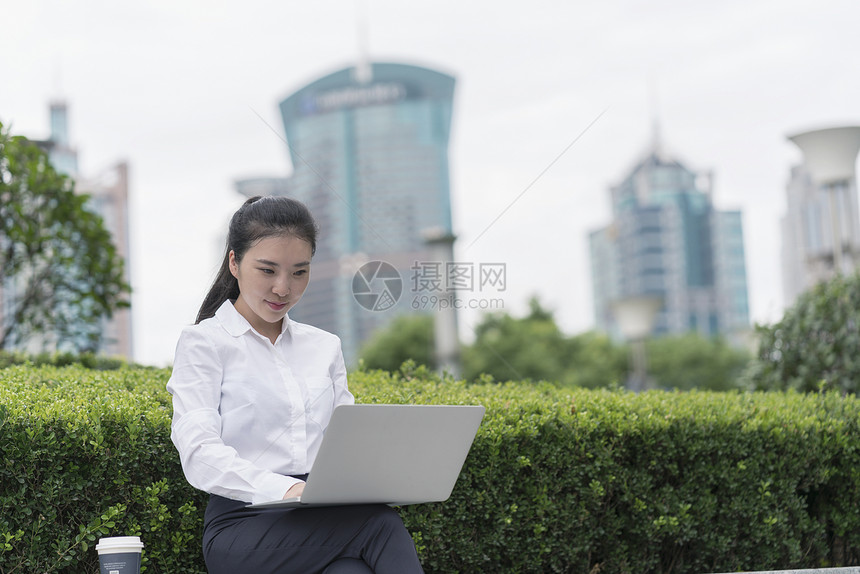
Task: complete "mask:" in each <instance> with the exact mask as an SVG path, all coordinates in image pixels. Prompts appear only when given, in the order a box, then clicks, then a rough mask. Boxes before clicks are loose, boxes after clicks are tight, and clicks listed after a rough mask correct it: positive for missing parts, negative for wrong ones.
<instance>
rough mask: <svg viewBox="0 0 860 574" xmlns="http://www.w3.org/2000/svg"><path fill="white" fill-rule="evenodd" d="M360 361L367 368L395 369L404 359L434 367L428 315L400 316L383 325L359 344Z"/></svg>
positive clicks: (391, 370)
mask: <svg viewBox="0 0 860 574" xmlns="http://www.w3.org/2000/svg"><path fill="white" fill-rule="evenodd" d="M359 355H360V357H361V361H362V363H363V365H364V367H365V368H367V369H382V370H384V371H390V372H395V371H397V370H398V369H400V366H401V365H402V364H403V363H404V362H405V361H407V360H409V359H411V360H413V361H415V363H416V364H417V365H426V366H427V367H429V368H431V369H434V368H436V359H435V356H434V341H433V316H432V315H401V316H399V317H397V318H396V319H394V320H393V321H392V322H391V323H390V324H389V326H388V327H387V328H385V329H382V330H380V331H377V332H376V333H375V334H374V335H373V337H371V339H370V340H369V341H368V342H367V343H366V344H365V345H364V346H363V347H362V349H361V352H360V354H359Z"/></svg>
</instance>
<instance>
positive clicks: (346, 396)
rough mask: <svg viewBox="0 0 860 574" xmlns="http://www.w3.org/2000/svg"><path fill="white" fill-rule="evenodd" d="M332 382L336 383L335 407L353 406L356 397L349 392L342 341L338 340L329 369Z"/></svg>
mask: <svg viewBox="0 0 860 574" xmlns="http://www.w3.org/2000/svg"><path fill="white" fill-rule="evenodd" d="M329 372H330V375H331V380H332V382H333V383H334V406H333V408H336V407H338V406H339V405H351V404H354V403H355V397H353V395H352V393H351V392H349V387H348V385H347V378H346V364H345V363H344V360H343V351H342V350H341V345H340V340H339V339H338V343H337V349H336V351H335V356H334V359H333V360H332V364H331V367H330V369H329Z"/></svg>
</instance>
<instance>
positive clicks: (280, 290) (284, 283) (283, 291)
mask: <svg viewBox="0 0 860 574" xmlns="http://www.w3.org/2000/svg"><path fill="white" fill-rule="evenodd" d="M272 292H273V293H275V294H276V295H278V296H279V297H286V296H287V295H289V293H290V280H289V279H287V278H286V277H284V278H281V279H279V280H277V281H275V284H274V286H273V287H272Z"/></svg>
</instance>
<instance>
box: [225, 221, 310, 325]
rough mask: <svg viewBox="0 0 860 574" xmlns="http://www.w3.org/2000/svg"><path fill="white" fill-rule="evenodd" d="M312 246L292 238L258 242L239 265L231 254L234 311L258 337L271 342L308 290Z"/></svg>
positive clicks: (289, 236)
mask: <svg viewBox="0 0 860 574" xmlns="http://www.w3.org/2000/svg"><path fill="white" fill-rule="evenodd" d="M310 271H311V244H310V243H308V242H307V241H305V240H304V239H299V238H298V237H295V236H293V235H279V236H275V237H266V238H263V239H261V240H259V241H258V242H257V243H255V244H254V245H252V246H251V248H250V249H248V251H246V252H245V256H244V257H242V261H241V262H240V261H237V260H236V255H235V253H234V252H233V251H230V272H231V273H232V274H233V276H234V277H235V278H236V279H237V280H238V282H239V298H238V299H237V300H236V304H235V307H236V310H237V311H238V312H239V313H240V314H241V315H242V316H243V317H245V319H247V320H248V322H249V323H251V326H252V327H254V329H256V330H257V331H258V332H259V333H260V334H262V335H266V336H267V337H269V338H270V339H272V340H274V339H275V338H277V336H278V335H280V333H281V321H282V320H283V318H284V316H285V315H286V314H287V311H289V310H290V309H291V308H292V307H293V305H295V304H296V303H298V302H299V299H301V298H302V295H303V294H304V292H305V289H307V286H308V280H309V279H310Z"/></svg>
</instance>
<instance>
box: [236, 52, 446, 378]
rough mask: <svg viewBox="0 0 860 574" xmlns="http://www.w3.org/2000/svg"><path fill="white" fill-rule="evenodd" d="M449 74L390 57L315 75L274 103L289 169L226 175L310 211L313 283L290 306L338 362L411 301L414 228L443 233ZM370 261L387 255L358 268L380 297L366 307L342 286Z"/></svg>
mask: <svg viewBox="0 0 860 574" xmlns="http://www.w3.org/2000/svg"><path fill="white" fill-rule="evenodd" d="M454 82H455V80H454V78H453V77H451V76H449V75H447V74H444V73H442V72H438V71H434V70H430V69H427V68H422V67H418V66H412V65H406V64H397V63H372V64H370V63H368V64H365V65H360V66H357V67H354V68H345V69H342V70H339V71H337V72H334V73H332V74H329V75H327V76H324V77H322V78H320V79H318V80H316V81H314V82H312V83H310V84H308V85H307V86H304V87H302V88H301V89H299V90H297V91H296V92H295V93H293V94H292V95H290V96H289V97H287V98H286V99H284V100H283V101H282V102H281V103H280V110H281V116H282V118H283V124H284V132H285V134H286V139H287V144H288V146H289V152H290V158H291V160H292V166H293V173H292V175H291V177H290V178H289V179H287V180H278V179H272V178H258V179H250V180H243V181H240V182H237V189H238V191H239V192H240V193H242V194H244V195H249V196H250V195H255V194H272V195H281V194H283V195H289V196H292V197H295V198H296V199H299V200H300V201H302V202H304V203H305V204H306V205H307V206H308V207H309V208H310V209H311V211H312V212H313V214H314V217H315V218H316V220H317V223H318V224H319V226H320V231H321V241H320V243H319V246H318V249H317V253H316V255H315V256H314V266H313V272H312V276H311V281H312V287H311V288H310V289H309V290H308V291H307V292H306V294H305V295H304V298H303V299H302V302H301V303H300V304H299V305H298V306H297V307H296V308H295V309H294V310H293V311H291V312H290V315H291V317H293V318H295V319H296V320H298V321H302V322H307V323H310V324H313V325H316V326H318V327H321V328H323V329H326V330H328V331H331V332H334V333H336V334H337V335H339V336H340V337H341V339H342V341H343V350H344V355H345V357H346V359H347V362H348V363H351V362H354V361H355V359H356V358H357V354H358V351H359V347H360V345H361V343H362V342H363V341H365V340H366V339H367V338H368V337H369V336H370V335H371V333H372V332H373V331H374V330H375V329H378V328H380V327H382V326H384V325H386V324H387V323H388V322H390V321H391V319H393V318H394V316H395V315H397V314H399V313H408V312H413V309H412V308H411V305H410V298H409V295H408V293H407V290H408V288H409V284H410V277H411V275H412V274H413V273H414V270H413V268H414V267H415V265H416V262H427V261H431V258H432V255H431V251H430V249H429V247H428V245H427V243H426V241H425V234H426V233H427V232H429V231H430V230H433V231H434V232H436V233H438V232H440V231H441V232H442V233H443V234H444V233H447V234H451V231H452V223H451V200H450V183H449V172H448V170H449V168H448V141H449V137H450V131H451V115H452V107H453V95H454ZM373 261H380V262H384V263H387V264H388V265H390V266H391V267H388V266H376V267H374V266H371V267H369V268H365V269H364V271H365V274H364V275H363V277H365V278H366V279H367V281H368V284H367V285H366V287H368V288H369V289H370V291H371V292H372V294H373V295H376V294H379V295H385V296H386V297H387V298H385V299H383V298H380V299H379V300H378V301H379V304H378V305H376V306H371V305H367V304H360V303H365V301H364V300H362V301H357V299H356V297H355V296H354V294H353V290H354V282H353V281H354V278H355V273H356V271H357V270H358V269H359V268H361V266H362V265H364V264H365V263H368V262H373ZM391 268H393V269H396V271H397V273H396V274H393V273H389V272H388V271H390V270H391ZM397 276H399V282H400V285H399V287H400V289H399V291H398V290H397V289H396V287H397V285H396V284H397V282H398V277H397ZM368 307H370V308H368Z"/></svg>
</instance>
